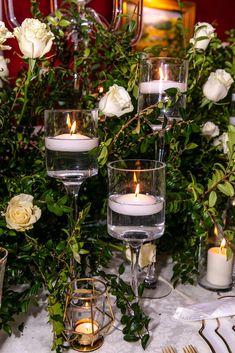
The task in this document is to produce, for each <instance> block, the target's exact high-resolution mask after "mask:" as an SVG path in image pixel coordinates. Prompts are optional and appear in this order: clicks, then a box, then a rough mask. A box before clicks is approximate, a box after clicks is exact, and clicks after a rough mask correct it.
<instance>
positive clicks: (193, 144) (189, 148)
mask: <svg viewBox="0 0 235 353" xmlns="http://www.w3.org/2000/svg"><path fill="white" fill-rule="evenodd" d="M197 147H198V145H197V144H196V143H194V142H191V143H189V144H187V145H186V146H185V149H186V150H192V149H194V148H197Z"/></svg>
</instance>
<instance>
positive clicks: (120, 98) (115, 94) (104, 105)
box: [99, 84, 134, 117]
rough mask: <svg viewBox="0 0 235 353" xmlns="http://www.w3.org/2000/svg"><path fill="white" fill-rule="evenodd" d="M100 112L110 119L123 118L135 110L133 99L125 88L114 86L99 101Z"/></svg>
mask: <svg viewBox="0 0 235 353" xmlns="http://www.w3.org/2000/svg"><path fill="white" fill-rule="evenodd" d="M99 109H100V111H101V112H102V113H103V114H105V115H106V116H108V117H113V116H118V117H119V116H121V115H123V114H126V113H129V112H132V110H133V109H134V107H133V105H132V103H131V97H130V96H129V93H128V92H127V91H126V90H125V88H124V87H121V86H118V85H116V84H114V85H113V86H111V87H110V88H109V91H108V92H107V93H106V94H105V96H104V97H102V98H101V100H100V101H99Z"/></svg>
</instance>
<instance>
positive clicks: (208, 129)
mask: <svg viewBox="0 0 235 353" xmlns="http://www.w3.org/2000/svg"><path fill="white" fill-rule="evenodd" d="M201 131H202V135H203V136H208V137H215V136H218V135H219V128H218V126H217V125H215V124H214V123H212V122H211V121H207V122H206V123H205V124H204V125H203V127H202V129H201Z"/></svg>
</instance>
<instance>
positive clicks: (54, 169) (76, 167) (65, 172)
mask: <svg viewBox="0 0 235 353" xmlns="http://www.w3.org/2000/svg"><path fill="white" fill-rule="evenodd" d="M46 164H47V174H48V175H49V176H51V177H54V178H59V179H63V180H66V179H70V180H71V179H76V180H83V179H84V178H87V177H90V176H93V175H96V174H97V172H98V166H97V158H96V156H95V155H94V154H91V152H90V151H83V152H79V151H76V152H70V151H54V150H49V149H47V148H46Z"/></svg>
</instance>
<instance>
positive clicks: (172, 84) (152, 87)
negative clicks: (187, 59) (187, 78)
mask: <svg viewBox="0 0 235 353" xmlns="http://www.w3.org/2000/svg"><path fill="white" fill-rule="evenodd" d="M159 76H160V80H152V81H148V82H141V83H140V93H142V94H155V93H158V94H162V93H164V91H165V90H166V89H168V88H178V89H179V90H180V92H184V91H186V83H184V82H177V81H171V80H168V75H167V73H165V74H163V70H162V68H161V67H160V68H159Z"/></svg>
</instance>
